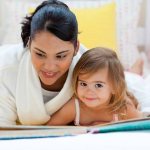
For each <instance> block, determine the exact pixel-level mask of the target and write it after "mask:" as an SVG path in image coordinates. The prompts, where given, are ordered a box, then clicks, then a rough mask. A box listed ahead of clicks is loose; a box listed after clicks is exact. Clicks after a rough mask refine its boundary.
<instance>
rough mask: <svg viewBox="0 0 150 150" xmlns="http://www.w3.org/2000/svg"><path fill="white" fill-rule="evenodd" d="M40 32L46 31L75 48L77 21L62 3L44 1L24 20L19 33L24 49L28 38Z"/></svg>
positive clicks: (54, 0)
mask: <svg viewBox="0 0 150 150" xmlns="http://www.w3.org/2000/svg"><path fill="white" fill-rule="evenodd" d="M41 31H48V32H50V33H52V34H54V35H55V36H57V37H58V38H60V39H61V40H63V41H70V42H72V43H73V44H74V46H75V47H76V44H77V36H78V24H77V19H76V16H75V15H74V14H73V13H72V12H71V11H70V9H69V8H68V6H67V5H66V4H64V3H63V2H60V1H57V0H48V1H44V2H42V4H40V5H39V6H38V7H37V8H36V9H35V11H34V12H33V13H32V14H31V15H30V16H26V17H25V18H24V21H23V22H22V31H21V37H22V41H23V45H24V47H26V46H27V43H28V41H29V38H30V39H31V40H32V39H34V37H35V35H36V34H37V33H39V32H41Z"/></svg>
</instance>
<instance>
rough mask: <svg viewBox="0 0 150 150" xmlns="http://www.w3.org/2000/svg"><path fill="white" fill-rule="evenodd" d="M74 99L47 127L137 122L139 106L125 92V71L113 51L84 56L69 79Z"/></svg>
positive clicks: (95, 49) (139, 114) (58, 112)
mask: <svg viewBox="0 0 150 150" xmlns="http://www.w3.org/2000/svg"><path fill="white" fill-rule="evenodd" d="M72 84H73V90H74V97H73V98H72V99H71V100H70V101H69V102H67V103H66V104H65V105H64V107H63V108H62V109H60V110H59V111H57V112H56V113H55V114H54V115H53V116H52V118H51V119H50V121H49V122H48V123H47V124H48V125H66V124H69V123H71V122H72V121H74V122H75V125H95V124H100V123H108V122H112V121H118V120H125V119H131V118H140V117H142V113H141V112H140V111H139V110H138V108H137V107H138V102H137V100H136V99H135V97H134V96H133V95H132V94H131V93H129V92H128V90H127V87H126V82H125V77H124V69H123V67H122V65H121V63H120V61H119V59H118V58H117V55H116V53H115V52H114V51H112V50H109V49H106V48H94V49H91V50H89V51H87V52H85V53H84V54H83V55H82V56H81V58H80V60H79V62H78V63H77V65H76V66H75V69H74V72H73V78H72Z"/></svg>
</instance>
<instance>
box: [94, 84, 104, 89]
mask: <svg viewBox="0 0 150 150" xmlns="http://www.w3.org/2000/svg"><path fill="white" fill-rule="evenodd" d="M95 87H96V88H102V87H103V85H102V84H100V83H98V84H95Z"/></svg>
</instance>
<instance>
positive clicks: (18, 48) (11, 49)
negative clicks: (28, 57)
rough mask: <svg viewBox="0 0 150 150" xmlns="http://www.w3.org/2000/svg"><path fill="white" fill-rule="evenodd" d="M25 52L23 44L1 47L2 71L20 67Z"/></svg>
mask: <svg viewBox="0 0 150 150" xmlns="http://www.w3.org/2000/svg"><path fill="white" fill-rule="evenodd" d="M25 51H26V50H25V49H24V48H23V45H22V44H11V45H3V46H0V71H1V70H3V69H6V68H8V67H13V66H15V65H18V64H19V62H20V60H21V58H22V56H23V54H24V53H25Z"/></svg>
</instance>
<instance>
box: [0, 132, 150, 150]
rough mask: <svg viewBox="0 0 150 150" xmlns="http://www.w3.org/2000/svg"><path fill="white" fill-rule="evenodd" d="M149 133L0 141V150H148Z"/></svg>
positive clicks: (119, 133) (149, 148)
mask: <svg viewBox="0 0 150 150" xmlns="http://www.w3.org/2000/svg"><path fill="white" fill-rule="evenodd" d="M149 139H150V131H145V132H118V133H105V134H102V133H101V134H95V135H94V134H93V135H91V134H85V135H78V136H71V137H69V136H68V137H58V138H43V139H22V140H4V141H0V149H1V150H10V149H11V150H150V144H149Z"/></svg>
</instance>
